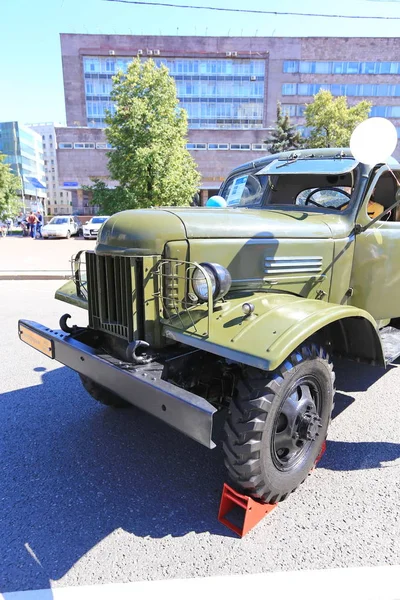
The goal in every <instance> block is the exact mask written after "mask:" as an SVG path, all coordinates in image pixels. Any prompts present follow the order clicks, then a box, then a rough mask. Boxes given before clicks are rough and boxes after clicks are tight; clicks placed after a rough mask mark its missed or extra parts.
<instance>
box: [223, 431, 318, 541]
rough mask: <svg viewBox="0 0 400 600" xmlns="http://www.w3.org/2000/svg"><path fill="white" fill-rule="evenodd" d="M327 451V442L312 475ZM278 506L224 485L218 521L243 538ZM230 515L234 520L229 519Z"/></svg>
mask: <svg viewBox="0 0 400 600" xmlns="http://www.w3.org/2000/svg"><path fill="white" fill-rule="evenodd" d="M325 450H326V442H324V443H323V444H322V447H321V452H320V453H319V455H318V457H317V460H316V461H315V464H314V467H313V469H312V470H311V472H310V473H312V472H313V471H314V469H315V467H316V466H317V464H318V462H319V461H320V460H321V458H322V456H323V454H324V452H325ZM277 506H278V504H277V503H276V504H267V503H265V502H261V501H260V500H254V499H253V498H250V496H246V495H245V494H239V492H237V491H236V490H234V489H232V488H231V487H230V486H229V485H227V484H226V483H224V487H223V490H222V496H221V503H220V505H219V512H218V521H219V522H220V523H222V524H223V525H226V527H228V528H229V529H231V530H232V531H234V532H235V533H237V535H238V536H240V537H243V536H244V535H246V533H248V532H249V531H250V530H251V529H253V527H255V526H256V525H257V524H258V523H259V522H260V521H261V519H263V518H264V517H265V515H267V514H268V513H270V512H271V511H272V510H274V508H276V507H277ZM228 515H229V516H230V517H231V518H232V520H228V519H227V516H228Z"/></svg>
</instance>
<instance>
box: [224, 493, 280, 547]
mask: <svg viewBox="0 0 400 600" xmlns="http://www.w3.org/2000/svg"><path fill="white" fill-rule="evenodd" d="M276 506H278V505H277V504H265V503H264V502H260V501H257V500H254V499H253V498H250V496H245V495H244V494H239V492H236V491H235V490H233V489H232V488H231V487H229V485H227V484H226V483H224V488H223V490H222V498H221V504H220V506H219V513H218V521H219V522H220V523H222V524H223V525H226V526H227V527H229V529H232V531H234V532H235V533H237V534H238V535H239V536H240V537H243V536H244V535H246V533H248V532H249V531H250V529H253V527H255V526H256V525H257V523H259V522H260V521H261V519H262V518H263V517H265V515H266V514H268V513H269V512H271V510H273V509H274V508H275V507H276ZM240 509H242V510H240ZM243 511H244V513H243ZM229 513H231V515H232V516H234V517H236V518H235V521H236V522H237V523H235V522H233V521H228V519H227V518H226V517H227V515H228V514H229ZM240 513H241V514H240Z"/></svg>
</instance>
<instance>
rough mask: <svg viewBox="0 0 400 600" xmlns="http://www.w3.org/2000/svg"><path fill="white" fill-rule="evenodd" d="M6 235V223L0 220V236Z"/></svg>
mask: <svg viewBox="0 0 400 600" xmlns="http://www.w3.org/2000/svg"><path fill="white" fill-rule="evenodd" d="M6 235H7V225H6V224H5V222H4V221H0V236H1V237H6Z"/></svg>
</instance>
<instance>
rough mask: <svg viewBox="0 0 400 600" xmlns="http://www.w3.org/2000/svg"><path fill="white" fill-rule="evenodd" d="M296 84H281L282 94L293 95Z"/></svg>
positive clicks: (295, 90) (295, 91)
mask: <svg viewBox="0 0 400 600" xmlns="http://www.w3.org/2000/svg"><path fill="white" fill-rule="evenodd" d="M296 93H297V85H296V84H295V83H284V84H283V85H282V96H295V95H296Z"/></svg>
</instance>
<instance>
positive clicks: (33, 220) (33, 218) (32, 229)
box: [27, 211, 38, 240]
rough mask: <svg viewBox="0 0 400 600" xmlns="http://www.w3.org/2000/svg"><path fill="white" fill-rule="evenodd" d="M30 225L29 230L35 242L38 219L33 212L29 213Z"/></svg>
mask: <svg viewBox="0 0 400 600" xmlns="http://www.w3.org/2000/svg"><path fill="white" fill-rule="evenodd" d="M27 221H28V223H29V229H30V233H31V238H32V239H33V240H35V239H36V224H37V222H38V218H37V216H36V215H34V214H33V212H32V211H31V212H30V213H29V216H28V219H27Z"/></svg>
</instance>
